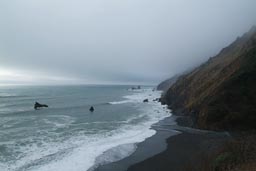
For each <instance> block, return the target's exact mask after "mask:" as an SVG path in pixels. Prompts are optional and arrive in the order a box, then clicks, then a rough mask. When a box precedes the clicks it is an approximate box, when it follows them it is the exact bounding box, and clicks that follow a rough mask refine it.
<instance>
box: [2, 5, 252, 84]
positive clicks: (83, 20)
mask: <svg viewBox="0 0 256 171" xmlns="http://www.w3.org/2000/svg"><path fill="white" fill-rule="evenodd" d="M255 7H256V1H255V0H1V1H0V84H7V83H8V84H25V83H26V84H98V83H101V84H111V83H113V84H152V83H153V84H156V83H158V82H160V81H161V80H163V79H165V78H168V77H170V76H172V75H174V74H177V73H179V72H183V71H185V70H187V69H189V68H191V67H194V66H196V65H198V64H200V63H201V62H203V61H205V60H207V59H208V58H209V57H211V56H214V55H216V54H217V53H218V52H219V51H220V50H221V49H222V48H223V47H225V46H227V45H228V44H230V43H231V42H232V41H234V40H235V39H236V38H237V36H241V35H242V34H243V33H244V32H246V31H248V30H249V29H250V27H251V26H252V25H255V24H256V8H255Z"/></svg>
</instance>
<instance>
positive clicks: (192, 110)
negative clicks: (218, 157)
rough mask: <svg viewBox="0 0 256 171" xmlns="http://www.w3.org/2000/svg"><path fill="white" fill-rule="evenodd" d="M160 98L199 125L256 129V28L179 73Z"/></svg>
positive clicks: (207, 127) (215, 127)
mask: <svg viewBox="0 0 256 171" xmlns="http://www.w3.org/2000/svg"><path fill="white" fill-rule="evenodd" d="M162 99H163V100H162V101H163V102H164V103H167V104H168V105H169V107H170V108H171V109H172V110H173V111H182V112H183V113H184V114H186V115H190V116H194V118H195V123H196V126H197V127H200V128H204V129H213V130H222V129H225V130H236V129H237V130H247V129H256V124H255V123H256V27H253V28H252V29H251V30H250V31H249V32H248V33H246V34H244V35H243V36H242V37H241V38H237V40H236V41H235V42H233V43H232V44H231V45H229V46H228V47H226V48H224V49H223V50H222V51H221V52H220V53H219V54H218V55H217V56H215V57H212V58H210V59H209V60H208V61H207V62H205V63H204V64H202V65H201V66H199V67H197V68H196V69H194V70H193V71H192V72H190V73H188V74H185V75H182V76H180V77H179V78H178V80H177V81H176V82H175V83H174V84H173V85H171V87H170V88H169V89H168V90H167V92H166V93H165V95H164V97H163V98H162Z"/></svg>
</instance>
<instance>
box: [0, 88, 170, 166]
mask: <svg viewBox="0 0 256 171" xmlns="http://www.w3.org/2000/svg"><path fill="white" fill-rule="evenodd" d="M159 96H160V92H157V91H155V92H152V91H151V90H143V91H139V92H134V94H132V95H129V96H125V97H124V98H125V99H126V100H127V101H129V102H131V103H135V104H136V105H138V106H139V110H141V115H140V116H135V117H131V118H130V119H128V120H127V121H126V122H127V123H129V122H131V121H132V120H134V119H136V118H138V117H141V116H146V117H147V119H145V121H144V122H142V123H140V124H138V125H132V124H125V125H123V126H122V127H120V128H119V129H117V130H114V131H110V132H107V133H106V132H105V133H100V134H97V135H94V134H93V135H76V136H74V137H71V138H70V139H67V140H63V142H62V143H61V144H60V142H59V141H58V142H47V141H42V142H43V144H39V145H36V144H34V145H32V146H24V147H19V148H24V149H22V150H25V151H27V154H29V155H27V156H26V157H23V158H21V159H20V160H18V161H17V162H16V163H14V164H11V165H8V166H1V165H0V169H1V170H3V171H6V170H7V171H14V170H15V171H16V170H17V171H25V170H26V171H85V170H88V169H90V168H92V167H93V166H97V165H100V164H104V163H108V162H113V161H117V160H120V159H122V158H124V157H126V156H129V155H130V154H132V153H133V152H134V150H135V149H136V143H139V142H142V141H144V140H145V139H146V138H148V137H151V136H153V135H154V134H155V133H156V131H155V130H152V129H151V126H152V124H154V123H157V122H158V121H159V120H162V119H163V118H165V117H167V116H169V115H170V114H169V113H167V112H166V109H163V106H161V105H160V104H159V103H157V102H154V101H153V99H155V98H158V97H159ZM146 98H147V99H149V102H148V103H143V100H144V99H146ZM119 104H122V103H119ZM156 111H157V112H156ZM49 124H56V123H52V122H49ZM31 161H32V162H31Z"/></svg>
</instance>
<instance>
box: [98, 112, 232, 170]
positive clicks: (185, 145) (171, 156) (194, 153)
mask: <svg viewBox="0 0 256 171" xmlns="http://www.w3.org/2000/svg"><path fill="white" fill-rule="evenodd" d="M189 125H190V122H188V120H187V119H186V118H184V117H181V116H177V115H174V114H173V115H172V116H169V117H167V118H165V119H163V120H161V121H159V122H158V123H157V124H154V125H152V128H151V129H154V130H156V134H155V135H153V136H152V137H149V138H147V139H146V140H145V141H143V142H141V143H138V144H137V148H136V150H135V152H134V153H133V154H131V155H130V156H128V157H126V158H124V159H122V160H119V161H116V162H113V163H108V164H103V165H100V166H98V167H97V168H94V171H159V170H161V171H170V170H175V171H183V170H189V167H190V168H192V167H195V166H196V165H198V166H199V164H200V163H202V162H204V161H203V160H206V159H207V158H208V156H209V154H210V153H212V152H214V151H215V150H216V149H217V148H218V147H220V146H221V145H223V144H224V143H225V142H226V140H228V139H229V138H230V136H229V134H228V133H227V132H214V131H207V130H199V129H194V128H191V127H189ZM202 156H204V157H203V158H202ZM186 167H187V168H186ZM197 169H198V168H197ZM192 170H193V169H192Z"/></svg>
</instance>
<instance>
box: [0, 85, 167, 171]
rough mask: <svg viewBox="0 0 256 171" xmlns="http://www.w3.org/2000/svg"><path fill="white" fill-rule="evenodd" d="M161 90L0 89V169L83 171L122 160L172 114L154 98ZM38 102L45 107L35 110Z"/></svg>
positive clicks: (12, 87) (111, 88) (82, 87)
mask: <svg viewBox="0 0 256 171" xmlns="http://www.w3.org/2000/svg"><path fill="white" fill-rule="evenodd" d="M160 93H161V92H159V91H153V90H152V88H151V87H144V88H142V89H140V90H133V91H132V90H129V86H10V87H0V171H86V170H93V168H95V167H96V166H98V165H101V164H105V163H109V162H114V161H118V160H121V159H123V158H125V157H127V156H129V155H130V154H132V153H133V152H134V151H135V150H136V144H137V143H139V142H142V141H144V140H145V139H146V138H148V137H151V136H152V135H154V134H155V131H154V130H152V129H151V126H152V125H153V124H154V123H157V122H158V121H160V120H162V119H163V118H165V117H167V116H169V115H170V113H169V112H168V111H167V110H166V109H163V106H162V105H161V104H160V103H158V102H156V101H153V100H154V99H156V98H158V97H159V96H160ZM144 99H149V102H148V103H143V100H144ZM36 101H37V102H39V103H43V104H47V105H49V107H48V108H43V109H40V110H34V108H33V105H34V103H35V102H36ZM90 106H94V108H95V111H94V112H90V111H89V108H90Z"/></svg>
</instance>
